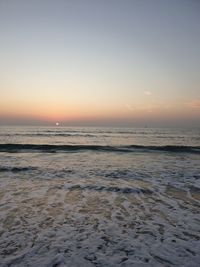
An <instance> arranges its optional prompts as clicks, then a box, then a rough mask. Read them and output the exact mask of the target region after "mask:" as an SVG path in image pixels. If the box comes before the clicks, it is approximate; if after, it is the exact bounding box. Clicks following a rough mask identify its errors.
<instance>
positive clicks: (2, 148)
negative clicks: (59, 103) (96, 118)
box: [0, 144, 200, 154]
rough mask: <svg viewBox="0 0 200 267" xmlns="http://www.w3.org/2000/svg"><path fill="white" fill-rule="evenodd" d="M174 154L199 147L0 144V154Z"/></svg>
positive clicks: (194, 151)
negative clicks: (156, 152)
mask: <svg viewBox="0 0 200 267" xmlns="http://www.w3.org/2000/svg"><path fill="white" fill-rule="evenodd" d="M34 151H35V152H43V153H45V152H46V153H53V152H81V151H97V152H98V151H99V152H145V153H147V152H155V151H158V152H176V153H196V154H200V146H174V145H166V146H143V145H128V146H107V145H48V144H0V152H13V153H17V152H34Z"/></svg>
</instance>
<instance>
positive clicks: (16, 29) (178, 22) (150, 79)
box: [0, 0, 200, 121]
mask: <svg viewBox="0 0 200 267" xmlns="http://www.w3.org/2000/svg"><path fill="white" fill-rule="evenodd" d="M0 59H1V60H0V95H1V97H0V106H1V107H2V108H1V107H0V112H1V113H2V116H0V117H4V120H5V118H6V117H9V116H14V115H13V114H15V116H16V117H17V116H22V115H23V113H26V114H27V116H33V117H35V118H37V117H38V116H39V115H41V118H43V117H45V118H48V119H51V118H52V119H58V120H68V119H70V120H73V119H74V120H76V119H83V120H84V119H86V118H87V120H89V119H90V114H91V113H92V112H93V113H94V114H93V115H94V117H92V119H93V120H94V118H95V116H96V117H97V118H101V119H105V118H106V117H108V118H115V119H116V118H119V121H120V120H124V119H126V118H127V119H130V118H133V121H134V118H135V119H136V118H140V119H141V120H143V119H144V118H145V116H146V117H149V116H150V115H149V113H154V114H156V115H155V117H159V118H158V121H159V120H160V119H161V117H162V116H161V115H163V116H166V117H167V116H168V117H170V116H172V114H169V113H170V112H169V111H168V109H170V111H172V110H173V111H174V113H177V114H178V112H180V114H181V113H182V112H183V113H184V111H185V112H186V111H187V113H191V117H193V118H194V120H196V118H198V116H199V115H200V1H198V0H168V1H166V0H140V1H139V0H101V1H98V0H79V1H78V0H71V1H70V0H54V1H53V0H48V1H47V0H40V1H39V0H0ZM20 108H21V111H20V112H21V113H20V112H19V114H18V113H17V111H19V110H20ZM59 108H60V109H59ZM11 111H13V112H11ZM37 111H39V113H40V114H38V113H37ZM51 111H52V112H54V113H55V116H54V114H51ZM145 112H147V115H145ZM11 113H12V114H11ZM158 113H159V114H161V115H159V116H158ZM0 115H1V114H0ZM152 116H153V115H152V114H151V117H152ZM160 116H161V117H160ZM43 119H44V118H43ZM149 119H150V118H149Z"/></svg>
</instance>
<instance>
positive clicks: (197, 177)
mask: <svg viewBox="0 0 200 267" xmlns="http://www.w3.org/2000/svg"><path fill="white" fill-rule="evenodd" d="M199 211H200V129H164V128H163V129H155V128H154V129H151V128H127V129H126V128H119V129H117V128H83V127H82V128H75V127H71V128H70V127H1V128H0V266H1V267H7V266H11V267H12V266H19V267H25V266H31V267H35V266H41V267H43V266H45V267H64V266H70V267H78V266H82V267H84V266H86V267H92V266H97V267H117V266H136V267H142V266H148V267H149V266H150V267H151V266H152V267H157V266H163V267H167V266H181V267H182V266H183V267H184V266H185V267H186V266H187V267H196V266H200V253H199V251H200V214H199Z"/></svg>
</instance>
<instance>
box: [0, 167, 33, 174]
mask: <svg viewBox="0 0 200 267" xmlns="http://www.w3.org/2000/svg"><path fill="white" fill-rule="evenodd" d="M33 170H37V168H34V167H0V172H14V173H17V172H26V171H33Z"/></svg>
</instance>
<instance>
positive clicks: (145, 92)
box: [144, 91, 152, 96]
mask: <svg viewBox="0 0 200 267" xmlns="http://www.w3.org/2000/svg"><path fill="white" fill-rule="evenodd" d="M144 94H145V95H147V96H150V95H152V93H151V92H150V91H144Z"/></svg>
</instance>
